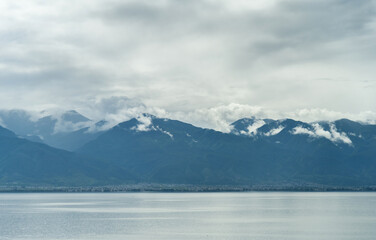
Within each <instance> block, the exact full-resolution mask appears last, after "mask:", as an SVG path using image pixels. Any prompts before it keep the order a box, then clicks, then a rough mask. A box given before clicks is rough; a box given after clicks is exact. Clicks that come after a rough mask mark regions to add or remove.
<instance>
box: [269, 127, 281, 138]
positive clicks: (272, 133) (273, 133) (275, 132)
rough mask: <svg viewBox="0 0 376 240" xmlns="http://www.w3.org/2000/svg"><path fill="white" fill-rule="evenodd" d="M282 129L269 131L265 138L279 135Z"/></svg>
mask: <svg viewBox="0 0 376 240" xmlns="http://www.w3.org/2000/svg"><path fill="white" fill-rule="evenodd" d="M283 129H284V127H283V126H279V127H277V128H273V129H271V130H270V131H269V132H267V133H265V136H274V135H277V134H278V133H280V132H281V131H282V130H283Z"/></svg>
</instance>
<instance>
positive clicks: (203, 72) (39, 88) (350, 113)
mask: <svg viewBox="0 0 376 240" xmlns="http://www.w3.org/2000/svg"><path fill="white" fill-rule="evenodd" d="M0 12H1V14H0V108H1V109H14V108H16V109H27V110H34V111H40V110H44V109H56V108H59V109H76V110H78V111H79V112H81V113H83V114H85V115H86V116H88V117H90V118H92V119H100V118H103V117H104V116H106V118H111V119H117V120H119V121H120V120H125V119H126V118H129V117H131V116H134V115H137V114H139V113H141V112H149V113H152V114H155V115H158V116H162V117H171V118H175V119H179V120H184V121H187V122H190V123H193V124H196V125H199V126H203V127H211V128H214V129H218V130H224V131H226V128H227V126H228V123H229V122H231V121H233V120H236V119H238V118H241V117H249V116H257V117H270V118H285V117H291V118H295V119H299V120H305V121H317V120H334V119H338V118H344V117H346V118H350V119H353V120H361V121H371V122H376V79H375V76H376V67H375V66H376V1H375V0H362V1H353V0H325V1H324V0H310V1H307V0H287V1H284V0H253V1H245V0H237V1H232V0H189V1H188V0H155V1H147V0H137V1H136V0H135V1H133V0H106V1H105V0H75V1H67V0H54V1H41V0H40V1H39V0H17V1H13V0H3V1H1V2H0Z"/></svg>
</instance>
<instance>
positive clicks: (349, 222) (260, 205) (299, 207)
mask: <svg viewBox="0 0 376 240" xmlns="http://www.w3.org/2000/svg"><path fill="white" fill-rule="evenodd" d="M375 237H376V193H350V192H345V193H312V192H309V193H308V192H297V193H295V192H244V193H72V194H71V193H11V194H8V193H2V194H0V239H1V240H7V239H12V240H14V239H16V240H20V239H38V240H40V239H49V240H50V239H51V240H53V239H64V240H66V239H105V240H115V239H116V240H118V239H119V240H120V239H121V240H123V239H126V240H132V239H143V240H154V239H155V240H159V239H173V240H175V239H216V240H217V239H231V240H233V239H234V240H236V239H252V240H274V239H275V240H284V239H299V240H301V239H303V240H304V239H312V240H313V239H315V240H318V239H319V240H326V239H330V240H335V239H341V240H343V239H351V240H363V239H369V240H371V239H372V240H374V239H375Z"/></svg>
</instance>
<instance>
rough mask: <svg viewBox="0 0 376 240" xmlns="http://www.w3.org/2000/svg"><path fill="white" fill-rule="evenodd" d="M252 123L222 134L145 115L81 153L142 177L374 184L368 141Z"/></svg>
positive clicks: (294, 125)
mask: <svg viewBox="0 0 376 240" xmlns="http://www.w3.org/2000/svg"><path fill="white" fill-rule="evenodd" d="M244 122H245V121H244V119H243V120H242V123H244ZM249 123H250V124H254V123H255V121H249ZM243 127H244V126H243ZM316 128H317V129H318V127H316ZM250 129H252V128H250ZM257 129H258V130H257V131H252V134H241V131H238V132H237V133H233V134H225V133H221V132H216V131H214V130H209V129H202V128H197V127H194V126H192V125H190V124H186V123H182V122H179V121H174V120H169V119H159V118H156V117H154V116H151V115H144V116H142V117H140V118H139V119H132V120H130V121H127V122H124V123H121V124H119V125H117V126H116V127H114V128H112V129H110V130H109V131H108V132H106V133H104V134H103V135H101V136H99V137H98V138H97V139H96V140H94V141H92V142H89V143H88V144H86V145H84V147H82V148H81V149H79V152H80V153H83V154H87V155H89V156H97V157H100V158H103V159H105V161H107V162H110V163H111V164H113V165H116V166H119V167H121V168H123V169H127V170H129V171H130V172H131V173H132V174H134V175H137V176H139V177H140V179H141V180H143V181H146V182H164V183H199V184H212V183H216V184H261V183H272V184H279V183H281V182H290V183H316V184H334V185H356V184H374V183H376V174H375V173H376V172H375V171H374V169H375V165H376V161H375V157H374V156H375V155H374V154H373V153H374V150H373V149H374V147H376V145H375V144H373V143H371V145H370V146H373V147H368V148H366V150H367V151H369V152H367V151H365V152H364V151H359V149H358V148H355V147H354V146H353V144H352V143H351V144H349V143H348V142H343V141H342V140H343V139H342V138H340V137H339V139H340V140H341V139H342V140H341V141H340V140H338V139H337V138H334V137H328V136H327V137H323V136H311V135H310V133H311V132H310V131H312V132H313V131H316V130H317V129H316V130H315V128H314V127H313V126H311V125H310V124H307V123H303V122H299V121H294V120H292V119H286V120H279V121H273V120H268V121H264V125H262V126H260V127H259V128H257ZM275 129H278V131H277V130H275ZM302 129H303V130H302ZM304 129H305V130H304ZM243 131H244V129H243ZM299 131H300V132H299ZM320 131H321V129H318V130H317V131H316V132H318V134H320ZM333 131H334V130H333ZM336 131H338V130H336ZM249 132H250V131H248V133H249ZM257 132H258V133H257ZM332 133H333V132H332ZM337 140H338V141H337Z"/></svg>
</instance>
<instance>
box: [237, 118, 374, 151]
mask: <svg viewBox="0 0 376 240" xmlns="http://www.w3.org/2000/svg"><path fill="white" fill-rule="evenodd" d="M231 126H232V131H231V133H232V134H235V135H241V136H248V137H253V138H266V139H271V140H275V141H279V142H280V141H283V140H284V139H286V138H289V137H290V138H292V137H294V135H295V136H305V137H306V138H307V140H306V141H309V142H312V141H315V140H320V139H321V140H322V139H327V140H329V141H331V142H332V143H333V144H336V145H344V144H345V145H348V146H354V145H355V144H360V143H362V142H365V141H370V140H372V139H374V138H375V137H376V127H375V125H369V124H364V123H359V122H354V121H351V120H348V119H341V120H337V121H333V122H328V121H322V122H313V123H305V122H301V121H295V120H292V119H283V120H271V119H256V118H244V119H240V120H238V121H236V122H234V123H232V124H231Z"/></svg>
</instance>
